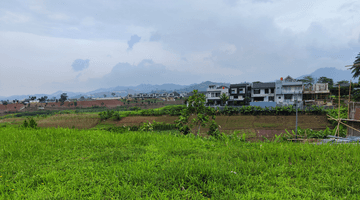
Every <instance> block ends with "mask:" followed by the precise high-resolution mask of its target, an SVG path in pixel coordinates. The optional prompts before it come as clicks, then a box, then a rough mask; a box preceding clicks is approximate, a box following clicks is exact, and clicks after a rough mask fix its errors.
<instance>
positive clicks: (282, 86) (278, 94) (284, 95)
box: [275, 76, 304, 106]
mask: <svg viewBox="0 0 360 200" xmlns="http://www.w3.org/2000/svg"><path fill="white" fill-rule="evenodd" d="M303 86H304V84H303V82H301V81H296V80H295V79H293V78H291V77H290V76H287V77H286V78H285V80H277V81H276V83H275V99H276V100H275V101H276V104H277V105H278V106H288V105H294V103H295V99H296V98H297V100H298V102H301V104H300V105H302V92H303V91H302V89H303Z"/></svg>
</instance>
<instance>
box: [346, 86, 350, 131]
mask: <svg viewBox="0 0 360 200" xmlns="http://www.w3.org/2000/svg"><path fill="white" fill-rule="evenodd" d="M350 95H351V80H350V85H349V102H348V117H347V118H348V119H350V111H349V110H350ZM348 134H349V128H348V129H347V131H346V137H347V136H348Z"/></svg>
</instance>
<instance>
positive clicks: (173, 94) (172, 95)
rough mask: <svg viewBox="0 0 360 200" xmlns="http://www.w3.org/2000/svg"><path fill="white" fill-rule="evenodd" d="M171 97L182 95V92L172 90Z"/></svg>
mask: <svg viewBox="0 0 360 200" xmlns="http://www.w3.org/2000/svg"><path fill="white" fill-rule="evenodd" d="M169 97H180V94H179V93H177V92H172V93H170V94H169Z"/></svg>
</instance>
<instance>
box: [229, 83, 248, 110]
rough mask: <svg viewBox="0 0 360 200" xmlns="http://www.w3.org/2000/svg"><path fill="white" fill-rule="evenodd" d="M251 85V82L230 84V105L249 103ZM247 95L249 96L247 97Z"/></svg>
mask: <svg viewBox="0 0 360 200" xmlns="http://www.w3.org/2000/svg"><path fill="white" fill-rule="evenodd" d="M251 85H252V84H251V83H238V84H230V88H229V100H228V104H229V105H230V106H236V105H249V102H250V100H251ZM246 97H248V98H247V99H246Z"/></svg>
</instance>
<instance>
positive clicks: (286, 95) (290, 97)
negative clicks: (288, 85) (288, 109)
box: [284, 94, 293, 100]
mask: <svg viewBox="0 0 360 200" xmlns="http://www.w3.org/2000/svg"><path fill="white" fill-rule="evenodd" d="M292 96H293V95H292V94H285V95H284V99H287V100H290V99H292Z"/></svg>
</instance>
